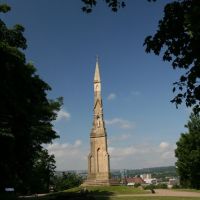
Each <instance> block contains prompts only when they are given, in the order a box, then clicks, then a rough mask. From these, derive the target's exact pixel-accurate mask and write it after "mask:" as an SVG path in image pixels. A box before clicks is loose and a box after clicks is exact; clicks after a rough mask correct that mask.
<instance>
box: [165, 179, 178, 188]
mask: <svg viewBox="0 0 200 200" xmlns="http://www.w3.org/2000/svg"><path fill="white" fill-rule="evenodd" d="M174 185H179V180H178V179H177V178H170V179H169V181H168V184H167V186H168V188H172V187H173V186H174Z"/></svg>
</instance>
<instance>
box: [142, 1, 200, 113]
mask: <svg viewBox="0 0 200 200" xmlns="http://www.w3.org/2000/svg"><path fill="white" fill-rule="evenodd" d="M199 19H200V1H197V0H179V1H173V2H172V3H168V4H167V5H166V6H165V9H164V17H163V19H161V20H160V21H159V24H158V30H157V32H156V33H155V35H153V36H148V37H146V39H145V42H144V45H145V47H146V52H147V53H150V52H153V53H154V54H156V55H160V54H162V58H163V60H164V61H168V62H171V63H172V67H173V68H174V69H177V68H180V69H184V70H185V73H184V74H183V75H182V76H181V77H180V79H179V80H178V81H177V82H175V83H174V88H173V92H177V94H176V96H175V97H174V99H173V100H172V102H173V103H175V104H176V106H178V105H179V104H181V103H182V102H183V100H184V101H185V104H186V106H188V107H194V108H195V110H194V111H195V112H199V110H200V45H199V44H200V20H199Z"/></svg>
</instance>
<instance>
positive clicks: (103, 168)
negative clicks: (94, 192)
mask: <svg viewBox="0 0 200 200" xmlns="http://www.w3.org/2000/svg"><path fill="white" fill-rule="evenodd" d="M93 112H94V115H93V127H92V130H91V133H90V153H89V155H88V177H87V180H86V181H85V182H84V184H83V185H111V184H112V182H113V181H112V180H111V179H110V157H109V154H108V148H107V134H106V128H105V122H104V118H103V104H102V98H101V79H100V70H99V62H98V58H97V61H96V68H95V73H94V108H93ZM113 183H114V182H113Z"/></svg>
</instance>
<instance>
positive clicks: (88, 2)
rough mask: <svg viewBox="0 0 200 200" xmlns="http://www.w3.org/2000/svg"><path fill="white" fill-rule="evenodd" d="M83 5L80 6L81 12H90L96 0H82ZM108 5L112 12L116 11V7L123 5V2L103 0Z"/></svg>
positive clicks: (122, 6)
mask: <svg viewBox="0 0 200 200" xmlns="http://www.w3.org/2000/svg"><path fill="white" fill-rule="evenodd" d="M82 1H83V3H84V6H83V7H82V10H83V12H86V13H91V12H92V10H93V8H94V7H95V6H96V4H97V1H98V0H82ZM104 1H105V3H106V4H107V5H108V7H110V8H111V10H112V11H113V12H117V11H118V9H120V8H124V7H125V2H124V1H121V0H104Z"/></svg>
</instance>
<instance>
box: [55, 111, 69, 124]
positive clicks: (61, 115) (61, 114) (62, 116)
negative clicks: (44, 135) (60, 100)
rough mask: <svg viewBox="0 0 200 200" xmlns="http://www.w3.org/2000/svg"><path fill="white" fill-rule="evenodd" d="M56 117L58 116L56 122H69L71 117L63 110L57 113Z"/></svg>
mask: <svg viewBox="0 0 200 200" xmlns="http://www.w3.org/2000/svg"><path fill="white" fill-rule="evenodd" d="M57 115H58V116H57V119H56V121H60V120H69V119H70V117H71V115H70V113H69V112H67V111H65V110H64V109H61V110H60V111H58V113H57Z"/></svg>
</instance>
